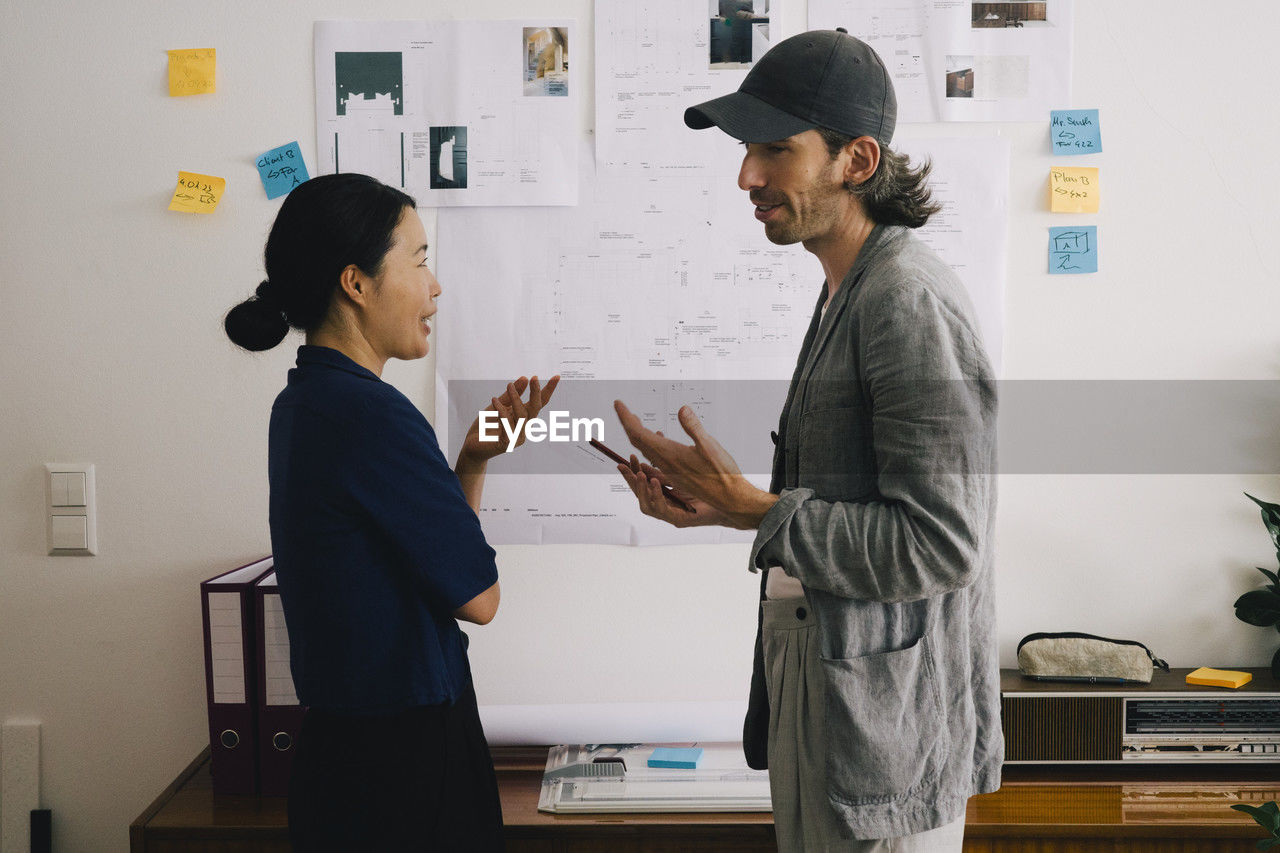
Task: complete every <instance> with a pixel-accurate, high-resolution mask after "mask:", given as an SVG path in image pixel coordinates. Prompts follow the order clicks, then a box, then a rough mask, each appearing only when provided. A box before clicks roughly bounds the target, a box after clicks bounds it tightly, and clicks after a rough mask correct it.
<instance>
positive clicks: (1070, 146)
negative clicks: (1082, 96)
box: [1049, 110, 1102, 154]
mask: <svg viewBox="0 0 1280 853" xmlns="http://www.w3.org/2000/svg"><path fill="white" fill-rule="evenodd" d="M1049 137H1050V138H1051V139H1052V140H1053V153H1054V154H1100V153H1101V152H1102V126H1101V125H1099V124H1098V111H1097V110H1053V111H1052V112H1050V114H1049Z"/></svg>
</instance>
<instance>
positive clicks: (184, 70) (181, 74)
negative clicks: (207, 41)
mask: <svg viewBox="0 0 1280 853" xmlns="http://www.w3.org/2000/svg"><path fill="white" fill-rule="evenodd" d="M217 67H218V52H217V51H216V50H214V49H213V48H211V47H201V48H196V49H193V50H171V51H169V94H170V95H171V96H177V95H205V94H208V93H209V92H215V91H217V86H216V85H215V84H216V80H215V72H216V71H217Z"/></svg>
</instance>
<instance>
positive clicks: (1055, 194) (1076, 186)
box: [1049, 166, 1101, 213]
mask: <svg viewBox="0 0 1280 853" xmlns="http://www.w3.org/2000/svg"><path fill="white" fill-rule="evenodd" d="M1100 195H1101V193H1100V192H1099V190H1098V170H1097V168H1084V167H1069V166H1055V167H1053V168H1052V169H1050V170H1049V210H1051V211H1052V212H1054V213H1097V212H1098V199H1099V198H1100Z"/></svg>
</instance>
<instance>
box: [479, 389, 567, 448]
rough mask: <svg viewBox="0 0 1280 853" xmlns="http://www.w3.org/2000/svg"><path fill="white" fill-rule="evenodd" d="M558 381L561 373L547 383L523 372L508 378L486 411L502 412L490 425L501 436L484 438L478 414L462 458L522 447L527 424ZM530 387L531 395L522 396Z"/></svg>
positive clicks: (490, 429)
mask: <svg viewBox="0 0 1280 853" xmlns="http://www.w3.org/2000/svg"><path fill="white" fill-rule="evenodd" d="M558 384H560V376H559V375H558V374H557V375H556V376H553V377H551V379H550V381H548V382H547V384H546V385H543V384H542V383H541V381H539V379H538V377H536V376H534V377H533V378H531V379H530V378H527V377H524V376H521V377H520V378H519V379H516V380H514V381H512V382H508V383H507V387H506V390H504V391H503V392H502V394H501V395H500V396H497V397H493V398H492V399H491V400H490V401H489V405H488V406H487V407H485V409H484V411H486V412H496V413H497V415H498V417H497V419H496V420H497V421H498V423H494V422H493V421H494V419H492V418H491V419H490V426H489V429H488V433H489V434H490V435H493V434H494V433H495V432H496V433H497V440H495V441H481V439H480V418H479V417H477V418H476V419H475V421H473V422H472V424H471V428H470V429H468V430H467V435H466V437H465V438H464V439H463V441H462V449H461V450H460V451H459V454H458V456H459V459H462V458H463V457H466V458H469V459H472V460H475V461H481V460H489V459H492V458H493V457H495V456H499V455H501V454H502V453H505V452H506V451H507V448H508V447H509V446H510V447H519V446H520V445H521V444H524V439H525V431H524V425H525V424H527V423H528V422H529V420H530V419H531V418H536V417H537V416H538V413H539V412H541V411H542V409H543V407H544V406H546V405H547V403H548V402H549V401H550V400H551V395H552V394H554V393H555V390H556V386H557V385H558ZM526 390H528V392H529V394H528V398H527V399H525V398H524V397H522V395H523V394H524V393H525V391H526ZM513 435H514V443H513V439H512V436H513Z"/></svg>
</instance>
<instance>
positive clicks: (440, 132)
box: [431, 127, 467, 190]
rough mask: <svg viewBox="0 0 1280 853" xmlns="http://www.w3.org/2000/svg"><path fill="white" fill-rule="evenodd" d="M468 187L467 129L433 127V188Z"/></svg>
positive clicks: (456, 188) (457, 188) (458, 188)
mask: <svg viewBox="0 0 1280 853" xmlns="http://www.w3.org/2000/svg"><path fill="white" fill-rule="evenodd" d="M466 188H467V129H466V128H465V127H433V128H431V189H433V190H465V189H466Z"/></svg>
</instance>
